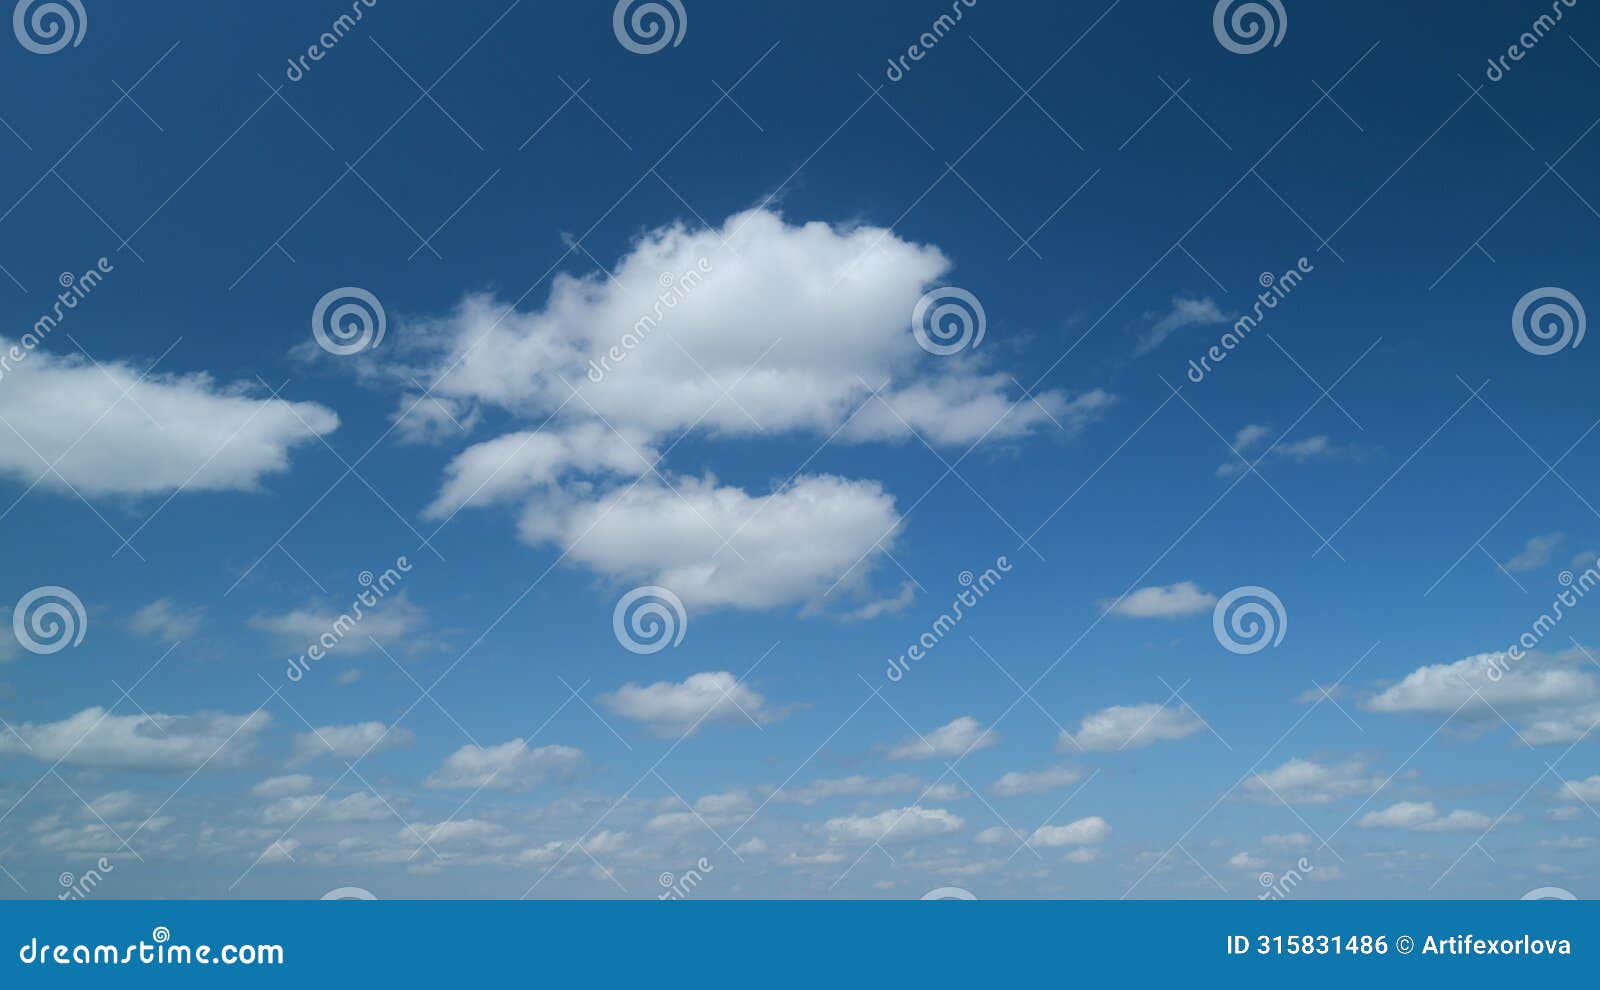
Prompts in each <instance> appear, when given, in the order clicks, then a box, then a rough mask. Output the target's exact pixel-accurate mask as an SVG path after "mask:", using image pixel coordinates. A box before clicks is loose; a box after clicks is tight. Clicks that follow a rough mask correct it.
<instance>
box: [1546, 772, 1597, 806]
mask: <svg viewBox="0 0 1600 990" xmlns="http://www.w3.org/2000/svg"><path fill="white" fill-rule="evenodd" d="M1556 799H1557V800H1561V801H1587V802H1590V803H1593V802H1596V801H1600V774H1595V775H1594V776H1593V777H1590V778H1589V779H1588V780H1567V781H1563V782H1562V784H1561V787H1560V788H1559V789H1558V790H1557V791H1556Z"/></svg>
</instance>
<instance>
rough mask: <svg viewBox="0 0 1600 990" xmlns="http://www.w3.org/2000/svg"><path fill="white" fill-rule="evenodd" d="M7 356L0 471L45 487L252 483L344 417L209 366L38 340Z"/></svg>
mask: <svg viewBox="0 0 1600 990" xmlns="http://www.w3.org/2000/svg"><path fill="white" fill-rule="evenodd" d="M14 346H16V341H14V340H10V339H7V338H4V337H0V352H5V353H7V354H8V356H10V354H11V351H12V348H13V347H14ZM7 364H8V369H7V370H6V371H5V372H4V379H5V382H4V384H5V387H4V388H0V419H3V420H4V421H5V422H6V423H7V424H9V428H3V429H0V474H4V475H6V476H9V477H11V478H14V479H16V480H18V481H21V482H23V483H24V484H31V483H32V482H33V480H34V479H35V478H39V477H40V476H41V475H44V477H43V479H42V480H41V481H40V485H41V487H45V488H52V489H60V490H64V489H66V487H67V486H68V485H71V486H72V487H73V488H75V489H77V490H78V491H80V492H82V493H83V494H85V495H150V494H157V493H166V492H174V491H177V490H178V489H180V488H182V489H184V490H185V491H191V492H206V491H251V490H254V489H256V488H257V487H259V485H260V482H261V479H262V478H263V477H264V476H265V475H268V474H275V473H277V472H280V471H284V470H286V469H287V468H288V466H289V452H290V451H291V450H292V449H294V448H295V447H297V446H301V445H304V444H308V443H314V442H315V441H316V438H317V437H318V436H320V435H323V434H327V433H331V432H333V431H334V430H335V429H337V428H338V426H339V417H338V416H336V415H334V413H333V411H332V410H330V409H327V408H325V407H323V406H320V405H317V404H315V403H311V402H295V403H291V402H287V401H284V400H282V399H270V398H269V399H262V398H258V397H256V395H255V394H254V393H259V391H260V390H259V389H255V388H252V387H247V386H243V385H229V386H225V385H219V384H218V383H217V382H215V381H214V380H213V379H212V378H211V377H209V376H207V375H204V374H190V375H167V374H150V375H146V374H145V373H144V370H143V369H142V368H138V367H135V366H133V365H131V364H124V363H121V362H117V361H110V362H104V361H103V362H101V363H100V364H99V365H98V366H96V365H94V364H91V363H89V362H88V361H87V360H84V359H81V358H79V357H76V356H68V357H58V356H55V355H53V354H50V353H48V352H45V351H42V350H35V351H32V352H31V353H27V354H26V356H25V357H24V358H23V359H22V360H20V361H17V360H11V361H8V362H7ZM124 393H126V396H124ZM57 459H59V461H60V462H59V463H57V464H56V468H55V472H52V473H46V470H45V469H46V467H47V466H48V465H49V464H50V463H51V462H54V461H57ZM58 474H59V477H58ZM63 479H65V480H64V481H63Z"/></svg>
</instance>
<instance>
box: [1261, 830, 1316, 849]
mask: <svg viewBox="0 0 1600 990" xmlns="http://www.w3.org/2000/svg"><path fill="white" fill-rule="evenodd" d="M1261 844H1262V845H1264V846H1266V847H1267V848H1268V849H1306V848H1309V847H1310V845H1311V836H1309V835H1307V834H1305V833H1304V832H1290V833H1288V834H1277V833H1275V834H1273V835H1263V836H1262V837H1261Z"/></svg>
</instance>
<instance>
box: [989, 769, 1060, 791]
mask: <svg viewBox="0 0 1600 990" xmlns="http://www.w3.org/2000/svg"><path fill="white" fill-rule="evenodd" d="M1082 778H1083V773H1082V772H1081V771H1079V770H1075V769H1073V768H1072V767H1050V768H1049V769H1047V770H1034V771H1021V770H1013V771H1011V772H1010V773H1007V774H1004V775H1003V776H1001V778H1000V779H999V780H997V781H995V782H994V786H993V787H991V788H989V789H990V790H991V791H993V792H994V794H995V795H996V796H997V797H1019V796H1021V795H1023V794H1048V793H1049V792H1051V791H1054V790H1059V789H1061V788H1063V787H1066V786H1067V785H1069V784H1075V783H1077V782H1078V781H1079V780H1081V779H1082Z"/></svg>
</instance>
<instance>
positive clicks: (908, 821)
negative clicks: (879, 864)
mask: <svg viewBox="0 0 1600 990" xmlns="http://www.w3.org/2000/svg"><path fill="white" fill-rule="evenodd" d="M966 825H967V823H966V822H965V821H964V820H962V818H961V817H960V816H959V815H954V814H952V813H950V812H948V811H945V810H944V809H943V808H923V807H921V806H919V805H912V806H911V807H909V808H895V809H891V810H889V811H882V812H879V813H878V814H876V815H864V816H855V817H848V818H830V819H828V820H827V821H826V822H824V823H823V826H822V827H823V830H824V831H825V832H826V833H827V835H828V838H829V839H830V840H831V841H834V842H909V841H911V840H913V839H923V838H927V837H929V836H933V835H947V834H949V833H951V832H959V831H960V830H961V829H963V828H965V827H966Z"/></svg>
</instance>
